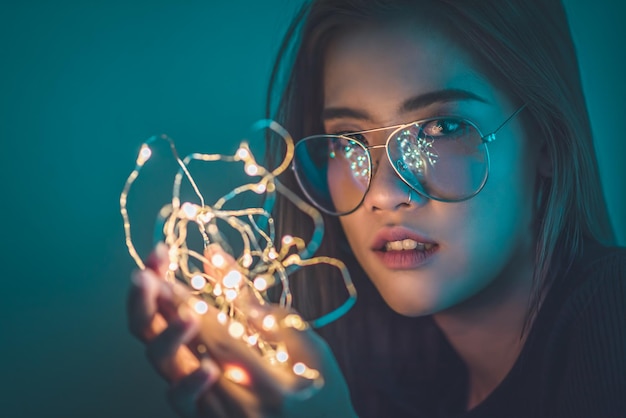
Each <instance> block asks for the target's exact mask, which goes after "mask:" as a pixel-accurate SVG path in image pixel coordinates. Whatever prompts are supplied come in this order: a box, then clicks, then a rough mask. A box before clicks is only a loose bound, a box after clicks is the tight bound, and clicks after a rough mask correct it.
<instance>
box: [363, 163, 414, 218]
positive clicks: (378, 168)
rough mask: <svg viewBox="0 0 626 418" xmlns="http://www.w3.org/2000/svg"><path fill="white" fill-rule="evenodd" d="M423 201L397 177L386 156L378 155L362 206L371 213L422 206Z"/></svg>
mask: <svg viewBox="0 0 626 418" xmlns="http://www.w3.org/2000/svg"><path fill="white" fill-rule="evenodd" d="M372 157H373V156H372ZM409 196H410V197H409ZM425 201H426V198H424V197H423V196H421V195H419V194H418V193H417V192H416V191H415V190H413V189H411V188H410V187H409V186H408V185H407V184H406V183H405V182H404V181H403V180H402V179H401V178H400V177H399V176H398V174H397V173H396V171H395V170H394V169H393V167H392V166H391V163H390V162H389V159H388V158H387V156H386V155H380V156H379V158H378V160H377V161H376V163H375V169H374V170H373V173H372V179H371V183H370V187H369V190H368V191H367V194H366V195H365V199H364V200H363V206H364V207H365V208H366V209H367V210H371V211H385V210H386V211H395V210H399V209H400V208H403V207H404V208H409V207H412V206H414V205H422V204H423V203H424V202H425Z"/></svg>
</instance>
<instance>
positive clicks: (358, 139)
mask: <svg viewBox="0 0 626 418" xmlns="http://www.w3.org/2000/svg"><path fill="white" fill-rule="evenodd" d="M335 135H339V136H343V137H346V138H350V139H353V140H355V141H356V142H359V143H361V144H363V145H367V138H366V137H365V135H363V134H354V133H351V132H338V133H337V134H335Z"/></svg>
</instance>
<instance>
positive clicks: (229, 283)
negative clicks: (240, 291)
mask: <svg viewBox="0 0 626 418" xmlns="http://www.w3.org/2000/svg"><path fill="white" fill-rule="evenodd" d="M241 279H242V276H241V273H239V272H238V271H237V270H231V271H229V272H228V273H226V276H224V279H222V283H223V284H224V287H227V288H229V289H234V288H236V287H238V286H239V284H240V283H241Z"/></svg>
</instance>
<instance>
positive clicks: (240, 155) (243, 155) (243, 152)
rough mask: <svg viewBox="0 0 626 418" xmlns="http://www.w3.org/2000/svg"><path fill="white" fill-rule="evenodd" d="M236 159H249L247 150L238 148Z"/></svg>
mask: <svg viewBox="0 0 626 418" xmlns="http://www.w3.org/2000/svg"><path fill="white" fill-rule="evenodd" d="M237 157H238V158H239V159H240V160H245V159H247V158H249V157H250V152H249V151H248V150H247V149H245V148H239V149H238V150H237Z"/></svg>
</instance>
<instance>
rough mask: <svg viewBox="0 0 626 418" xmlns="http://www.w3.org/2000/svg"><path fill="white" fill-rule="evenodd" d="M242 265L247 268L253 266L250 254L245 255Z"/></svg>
mask: <svg viewBox="0 0 626 418" xmlns="http://www.w3.org/2000/svg"><path fill="white" fill-rule="evenodd" d="M241 264H242V265H243V266H244V267H245V268H248V267H250V266H251V265H252V256H251V255H250V254H248V253H245V254H244V255H243V258H242V259H241Z"/></svg>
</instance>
